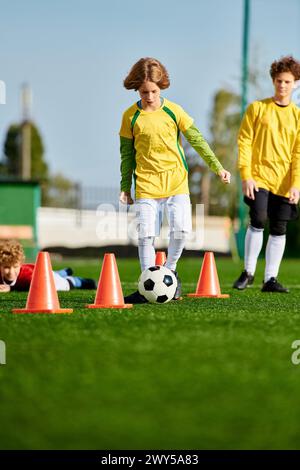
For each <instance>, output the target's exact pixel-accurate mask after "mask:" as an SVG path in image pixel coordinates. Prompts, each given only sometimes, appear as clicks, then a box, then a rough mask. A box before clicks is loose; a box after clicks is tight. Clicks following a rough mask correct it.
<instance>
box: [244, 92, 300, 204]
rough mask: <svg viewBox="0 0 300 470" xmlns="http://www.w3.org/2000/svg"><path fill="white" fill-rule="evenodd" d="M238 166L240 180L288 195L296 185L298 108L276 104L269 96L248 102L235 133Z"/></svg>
mask: <svg viewBox="0 0 300 470" xmlns="http://www.w3.org/2000/svg"><path fill="white" fill-rule="evenodd" d="M238 146H239V160H238V166H239V169H240V174H241V178H242V180H246V179H251V178H252V179H254V180H255V181H256V182H257V184H258V186H259V187H260V188H264V189H267V190H269V191H271V192H272V193H273V194H276V195H279V196H284V197H289V190H290V189H291V188H292V187H296V188H298V189H300V109H299V108H298V107H297V106H296V105H295V104H294V103H292V102H291V103H290V104H289V105H288V106H284V107H283V106H279V105H277V104H276V103H274V101H273V99H272V98H267V99H265V100H262V101H255V102H254V103H252V104H251V105H250V106H249V107H248V109H247V111H246V113H245V116H244V118H243V121H242V124H241V128H240V132H239V136H238Z"/></svg>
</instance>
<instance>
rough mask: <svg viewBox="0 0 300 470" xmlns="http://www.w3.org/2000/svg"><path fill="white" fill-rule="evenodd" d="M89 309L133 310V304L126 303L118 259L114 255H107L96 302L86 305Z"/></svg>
mask: <svg viewBox="0 0 300 470" xmlns="http://www.w3.org/2000/svg"><path fill="white" fill-rule="evenodd" d="M86 307H88V308H131V307H132V304H125V303H124V296H123V291H122V286H121V282H120V277H119V272H118V267H117V263H116V258H115V255H114V254H113V253H106V254H105V255H104V260H103V264H102V269H101V274H100V277H99V282H98V288H97V292H96V297H95V302H94V303H93V304H89V305H86Z"/></svg>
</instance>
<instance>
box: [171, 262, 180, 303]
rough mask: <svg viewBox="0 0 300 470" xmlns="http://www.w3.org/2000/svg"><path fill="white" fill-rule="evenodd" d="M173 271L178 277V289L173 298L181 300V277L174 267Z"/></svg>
mask: <svg viewBox="0 0 300 470" xmlns="http://www.w3.org/2000/svg"><path fill="white" fill-rule="evenodd" d="M172 273H174V274H175V277H176V279H177V287H176V291H175V294H174V297H173V299H172V300H181V292H182V284H181V280H180V277H179V276H178V272H177V271H173V269H172Z"/></svg>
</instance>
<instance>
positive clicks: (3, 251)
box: [0, 240, 25, 266]
mask: <svg viewBox="0 0 300 470" xmlns="http://www.w3.org/2000/svg"><path fill="white" fill-rule="evenodd" d="M24 260H25V255H24V250H23V248H22V245H21V243H19V242H18V241H17V240H2V241H1V242H0V265H3V266H13V265H14V264H16V263H21V264H22V263H23V262H24Z"/></svg>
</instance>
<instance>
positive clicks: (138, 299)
mask: <svg viewBox="0 0 300 470" xmlns="http://www.w3.org/2000/svg"><path fill="white" fill-rule="evenodd" d="M124 302H125V304H146V303H147V302H148V300H147V299H146V298H145V297H144V296H143V295H142V294H140V293H139V291H138V290H137V291H135V292H133V293H132V294H130V295H127V296H126V297H124Z"/></svg>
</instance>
